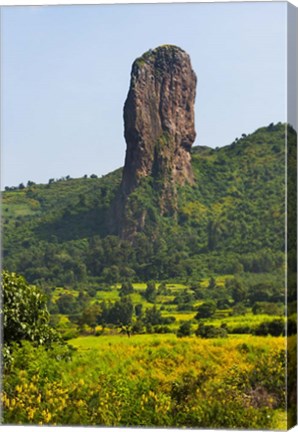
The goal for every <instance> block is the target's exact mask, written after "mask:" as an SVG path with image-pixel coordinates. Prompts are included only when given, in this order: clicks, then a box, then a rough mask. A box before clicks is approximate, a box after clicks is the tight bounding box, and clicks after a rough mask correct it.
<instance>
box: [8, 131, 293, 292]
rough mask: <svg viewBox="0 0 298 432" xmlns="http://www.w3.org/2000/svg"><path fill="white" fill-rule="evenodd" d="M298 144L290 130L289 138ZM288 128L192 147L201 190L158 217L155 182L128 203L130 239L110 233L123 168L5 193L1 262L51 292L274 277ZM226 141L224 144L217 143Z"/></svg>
mask: <svg viewBox="0 0 298 432" xmlns="http://www.w3.org/2000/svg"><path fill="white" fill-rule="evenodd" d="M291 140H292V142H293V143H294V142H295V140H296V136H295V132H294V130H293V129H291V128H289V141H291ZM284 143H285V125H283V124H281V123H279V124H277V125H272V124H271V125H269V126H268V127H264V128H261V129H258V130H257V131H256V132H254V133H252V134H251V135H247V136H246V135H243V136H242V137H241V138H240V139H237V140H235V142H234V143H232V144H231V145H229V146H226V147H221V148H217V149H211V148H208V147H195V148H193V150H192V165H193V171H194V174H195V180H196V181H195V184H194V186H189V185H187V186H183V187H180V188H179V190H178V209H177V213H176V214H174V215H173V216H171V217H165V216H161V215H160V212H159V211H158V209H157V207H156V206H155V192H154V190H153V188H152V187H151V184H150V177H149V178H147V179H146V181H145V182H144V184H142V185H141V186H140V187H139V188H137V189H136V190H135V191H134V192H133V193H132V194H131V196H130V205H131V207H134V211H138V210H142V211H143V210H145V212H146V215H147V216H146V226H145V229H144V230H143V231H142V232H138V233H137V234H136V236H135V238H134V240H133V242H130V241H127V240H123V239H120V238H119V237H118V236H116V235H112V234H111V231H110V229H109V220H110V215H111V213H110V208H111V204H112V202H113V200H115V197H116V196H117V191H118V189H119V185H120V182H121V173H122V170H121V169H118V170H116V171H114V172H113V173H111V174H109V175H107V176H104V177H102V178H86V176H85V177H84V178H80V179H70V178H65V179H60V180H58V181H55V180H53V179H51V180H50V181H49V183H48V184H46V185H36V184H32V182H29V184H28V185H27V186H26V187H23V186H22V185H21V186H20V187H17V188H6V191H5V192H4V193H3V211H2V216H3V217H2V224H3V261H4V262H3V264H4V267H5V268H7V269H8V270H10V271H17V272H18V273H21V274H23V275H24V276H25V277H26V279H27V280H28V281H29V282H30V283H38V284H40V285H43V284H45V283H46V284H47V285H48V286H50V285H52V286H64V285H69V286H73V287H76V286H78V285H81V284H85V283H86V282H88V283H93V282H94V283H97V282H106V283H113V282H120V281H124V280H128V279H129V280H132V281H134V282H137V281H147V280H150V279H156V280H171V279H172V280H174V279H175V280H176V281H177V280H181V281H185V280H198V279H200V278H203V277H209V276H210V275H216V274H235V273H239V272H243V271H244V272H250V273H275V272H276V271H279V270H282V268H283V266H284V253H283V251H284V247H285V244H284V237H285V236H284V220H285V208H284V194H285V177H284V170H285V169H284V166H285V151H284V145H285V144H284ZM219 144H220V143H219Z"/></svg>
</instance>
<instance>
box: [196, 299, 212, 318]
mask: <svg viewBox="0 0 298 432" xmlns="http://www.w3.org/2000/svg"><path fill="white" fill-rule="evenodd" d="M215 312H216V304H215V302H214V301H212V300H210V301H207V302H205V303H202V304H201V305H200V306H199V307H198V313H197V314H196V316H195V318H196V319H197V320H200V319H202V318H210V317H212V316H213V315H214V314H215Z"/></svg>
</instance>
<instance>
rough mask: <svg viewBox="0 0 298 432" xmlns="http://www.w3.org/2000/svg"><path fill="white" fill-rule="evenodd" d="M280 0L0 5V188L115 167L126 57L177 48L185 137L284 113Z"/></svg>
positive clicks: (210, 135) (223, 136) (249, 125)
mask: <svg viewBox="0 0 298 432" xmlns="http://www.w3.org/2000/svg"><path fill="white" fill-rule="evenodd" d="M286 12H287V6H286V3H283V2H281V3H226V4H224V3H217V4H216V3H215V4H211V3H210V4H208V3H200V4H194V3H189V4H164V5H161V4H151V5H150V4H148V5H144V4H143V5H135V4H131V5H95V6H48V7H47V6H42V7H38V6H34V7H30V6H27V7H7V8H2V143H1V146H2V188H4V186H12V185H18V184H19V183H21V182H23V183H26V182H27V181H28V180H32V181H35V182H37V183H46V182H47V181H48V179H49V178H59V177H62V176H66V175H70V176H71V177H81V176H83V175H84V174H88V175H90V174H92V173H95V174H97V175H102V174H106V173H108V172H110V171H111V170H113V169H116V168H118V167H120V166H122V165H123V162H124V156H125V148H126V144H125V140H124V137H123V105H124V101H125V98H126V96H127V92H128V87H129V79H130V71H131V64H132V62H133V60H134V59H135V58H136V57H139V56H140V55H141V54H142V53H144V52H145V51H147V50H148V49H149V48H155V47H157V46H158V45H161V44H167V43H169V44H175V45H178V46H180V47H181V48H183V49H184V50H185V51H187V52H188V53H189V55H190V57H191V61H192V66H193V69H194V70H195V72H196V74H197V77H198V84H197V97H196V131H197V139H196V142H195V145H208V146H212V147H216V146H222V145H227V144H230V143H231V142H232V141H233V140H234V138H236V137H239V136H241V134H242V133H251V132H253V131H254V130H255V129H257V128H258V127H261V126H265V125H268V124H269V123H271V122H278V121H282V122H284V121H286V88H285V82H286V62H285V60H286Z"/></svg>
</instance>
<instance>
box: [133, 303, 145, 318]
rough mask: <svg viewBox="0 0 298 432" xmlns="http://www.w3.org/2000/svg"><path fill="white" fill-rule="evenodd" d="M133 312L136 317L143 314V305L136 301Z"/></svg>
mask: <svg viewBox="0 0 298 432" xmlns="http://www.w3.org/2000/svg"><path fill="white" fill-rule="evenodd" d="M135 314H136V316H137V317H140V316H142V314H143V305H142V303H138V304H136V305H135Z"/></svg>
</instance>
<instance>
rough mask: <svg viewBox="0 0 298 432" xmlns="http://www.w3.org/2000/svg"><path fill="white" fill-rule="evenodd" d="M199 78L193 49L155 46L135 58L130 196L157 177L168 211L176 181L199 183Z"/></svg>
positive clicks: (127, 172)
mask: <svg viewBox="0 0 298 432" xmlns="http://www.w3.org/2000/svg"><path fill="white" fill-rule="evenodd" d="M196 81H197V80H196V75H195V73H194V71H193V70H192V67H191V63H190V58H189V56H188V54H187V53H186V52H185V51H183V50H182V49H180V48H178V47H176V46H173V45H164V46H161V47H158V48H156V49H154V50H150V51H148V52H147V53H145V54H144V55H143V56H142V57H140V58H138V59H136V60H135V62H134V63H133V66H132V72H131V81H130V88H129V92H128V96H127V99H126V102H125V105H124V126H125V132H124V135H125V139H126V143H127V150H126V158H125V166H124V171H123V180H122V190H123V192H124V194H125V195H128V194H130V193H131V192H132V191H133V190H134V189H135V188H136V187H137V186H138V184H139V183H140V180H141V179H142V178H143V177H146V176H152V178H153V179H154V180H156V181H157V182H158V183H156V184H158V188H160V191H161V204H162V205H161V208H162V210H166V209H169V208H170V207H172V206H174V205H175V204H174V195H175V184H176V183H178V184H184V183H185V182H189V183H192V182H193V174H192V169H191V157H190V149H191V146H192V144H193V142H194V140H195V136H196V133H195V129H194V101H195V92H196Z"/></svg>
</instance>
